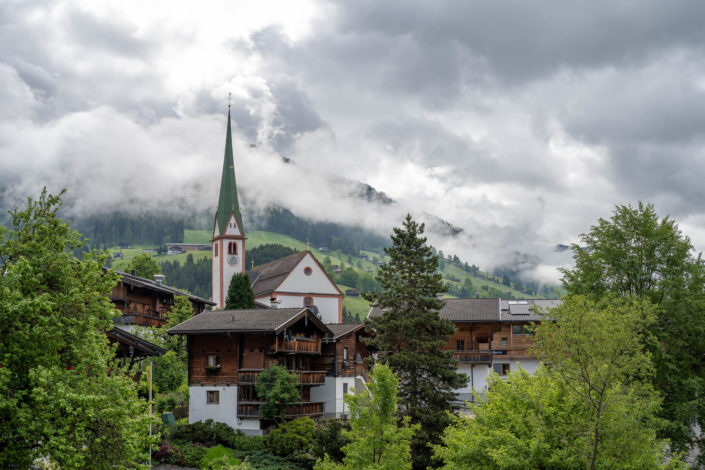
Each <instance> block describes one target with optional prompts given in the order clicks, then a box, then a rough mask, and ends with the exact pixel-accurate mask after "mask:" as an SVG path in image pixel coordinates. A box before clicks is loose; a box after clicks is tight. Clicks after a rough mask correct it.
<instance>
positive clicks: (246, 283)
mask: <svg viewBox="0 0 705 470" xmlns="http://www.w3.org/2000/svg"><path fill="white" fill-rule="evenodd" d="M255 307H256V305H255V294H253V293H252V288H251V287H250V277H249V276H248V275H247V274H246V273H237V274H235V275H234V276H233V278H232V279H231V280H230V287H228V297H227V299H225V310H235V309H239V308H255Z"/></svg>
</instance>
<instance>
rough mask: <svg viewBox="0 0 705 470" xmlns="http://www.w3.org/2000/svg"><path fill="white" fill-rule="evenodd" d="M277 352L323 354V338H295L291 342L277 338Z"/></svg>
mask: <svg viewBox="0 0 705 470" xmlns="http://www.w3.org/2000/svg"><path fill="white" fill-rule="evenodd" d="M274 351H275V352H286V353H309V354H321V338H319V337H315V338H293V339H292V340H291V341H286V340H283V339H280V338H279V336H277V338H276V341H275V344H274Z"/></svg>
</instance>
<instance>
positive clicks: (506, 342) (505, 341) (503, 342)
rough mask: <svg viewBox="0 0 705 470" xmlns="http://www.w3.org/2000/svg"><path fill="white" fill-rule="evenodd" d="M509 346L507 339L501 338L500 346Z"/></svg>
mask: <svg viewBox="0 0 705 470" xmlns="http://www.w3.org/2000/svg"><path fill="white" fill-rule="evenodd" d="M507 344H509V338H502V346H506V345H507Z"/></svg>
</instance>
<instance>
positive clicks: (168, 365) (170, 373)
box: [152, 351, 186, 392]
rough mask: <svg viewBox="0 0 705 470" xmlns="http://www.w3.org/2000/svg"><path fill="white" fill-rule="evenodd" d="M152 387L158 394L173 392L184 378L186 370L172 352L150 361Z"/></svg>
mask: <svg viewBox="0 0 705 470" xmlns="http://www.w3.org/2000/svg"><path fill="white" fill-rule="evenodd" d="M152 363H153V364H152V370H153V372H152V385H153V386H156V388H157V390H159V391H160V392H173V391H175V390H176V389H177V388H179V385H181V384H182V383H183V381H184V378H185V377H186V370H185V369H184V366H183V364H182V363H181V361H179V358H178V357H177V356H176V353H175V352H174V351H167V352H166V354H164V355H163V356H160V357H155V358H154V359H152Z"/></svg>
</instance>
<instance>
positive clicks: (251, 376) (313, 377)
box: [237, 369, 326, 385]
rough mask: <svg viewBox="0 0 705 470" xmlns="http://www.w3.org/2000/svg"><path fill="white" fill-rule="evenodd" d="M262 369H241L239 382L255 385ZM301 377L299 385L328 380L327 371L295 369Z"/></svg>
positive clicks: (315, 383)
mask: <svg viewBox="0 0 705 470" xmlns="http://www.w3.org/2000/svg"><path fill="white" fill-rule="evenodd" d="M260 372H262V369H240V370H239V371H238V374H237V383H238V384H240V385H255V384H256V383H257V379H258V378H259V374H260ZM290 372H293V373H295V374H296V375H297V376H298V378H299V382H298V383H299V385H323V384H324V383H325V382H326V373H325V371H318V370H295V371H290Z"/></svg>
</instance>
